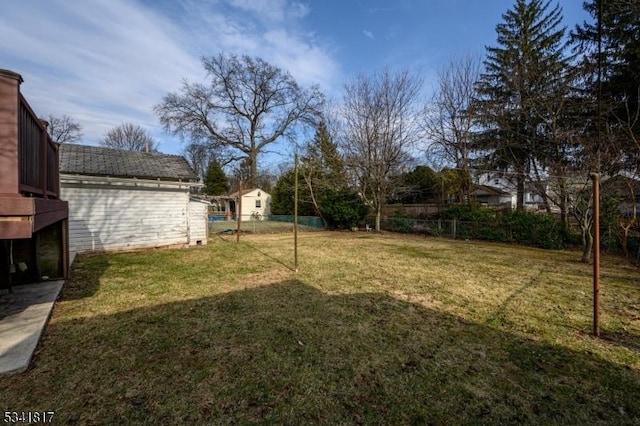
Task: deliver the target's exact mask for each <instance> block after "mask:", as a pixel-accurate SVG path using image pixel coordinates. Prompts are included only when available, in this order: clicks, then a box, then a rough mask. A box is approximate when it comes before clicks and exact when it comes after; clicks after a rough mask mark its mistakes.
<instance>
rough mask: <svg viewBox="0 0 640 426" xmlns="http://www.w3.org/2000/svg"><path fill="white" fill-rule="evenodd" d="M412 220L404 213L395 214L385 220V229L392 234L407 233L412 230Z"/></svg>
mask: <svg viewBox="0 0 640 426" xmlns="http://www.w3.org/2000/svg"><path fill="white" fill-rule="evenodd" d="M413 224H414V220H413V219H411V218H410V217H409V216H407V215H406V214H404V213H399V212H396V213H394V215H393V216H392V217H390V218H388V219H387V229H389V231H392V232H402V233H405V234H406V233H409V232H411V231H412V230H413Z"/></svg>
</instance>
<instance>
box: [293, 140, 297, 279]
mask: <svg viewBox="0 0 640 426" xmlns="http://www.w3.org/2000/svg"><path fill="white" fill-rule="evenodd" d="M293 168H294V175H295V179H294V185H293V188H294V189H293V268H294V270H295V271H296V272H298V152H297V150H296V154H295V157H294V167H293Z"/></svg>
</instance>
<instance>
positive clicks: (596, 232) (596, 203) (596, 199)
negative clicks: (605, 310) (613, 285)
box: [591, 173, 600, 337]
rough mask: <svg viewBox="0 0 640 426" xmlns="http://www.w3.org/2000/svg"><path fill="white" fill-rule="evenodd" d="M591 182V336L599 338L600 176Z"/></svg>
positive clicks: (592, 176) (597, 175) (593, 177)
mask: <svg viewBox="0 0 640 426" xmlns="http://www.w3.org/2000/svg"><path fill="white" fill-rule="evenodd" d="M591 179H592V180H593V335H594V336H596V337H597V336H600V323H599V322H600V174H598V173H592V174H591Z"/></svg>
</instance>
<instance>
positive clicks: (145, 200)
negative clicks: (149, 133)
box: [60, 144, 207, 259]
mask: <svg viewBox="0 0 640 426" xmlns="http://www.w3.org/2000/svg"><path fill="white" fill-rule="evenodd" d="M60 173H61V174H60V184H61V191H62V198H64V199H66V200H68V202H69V251H70V252H71V259H73V256H74V255H75V254H76V253H85V252H93V251H108V250H128V249H138V248H148V247H161V246H186V245H196V244H206V243H207V233H206V223H207V222H206V220H207V216H206V211H207V205H206V203H203V202H202V201H201V200H195V199H191V197H190V195H189V190H190V188H192V187H197V186H201V184H198V183H196V180H197V177H196V176H195V174H194V172H193V170H192V169H191V167H190V166H189V165H188V163H187V161H186V160H185V159H184V158H183V157H181V156H177V155H168V154H160V153H153V152H138V151H122V150H116V149H110V148H101V147H95V146H83V145H75V144H64V145H61V147H60Z"/></svg>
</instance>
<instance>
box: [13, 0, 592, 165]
mask: <svg viewBox="0 0 640 426" xmlns="http://www.w3.org/2000/svg"><path fill="white" fill-rule="evenodd" d="M514 2H515V0H394V1H391V0H384V1H383V0H371V1H366V0H21V1H15V0H3V1H2V12H1V13H0V68H4V69H9V70H11V71H14V72H17V73H19V74H21V75H22V77H23V79H24V83H22V86H21V91H22V93H23V95H24V96H25V97H26V99H27V101H28V102H29V104H30V105H31V107H32V109H33V110H34V111H35V112H36V114H38V115H39V116H40V117H46V116H48V115H49V114H52V115H54V116H62V115H68V116H70V117H72V118H73V119H74V120H76V121H77V122H78V123H80V125H81V126H82V129H83V139H82V143H83V144H86V145H97V144H98V141H99V140H100V139H101V138H102V137H103V136H104V134H105V132H106V131H107V130H109V129H110V128H113V127H115V126H117V125H119V124H121V123H123V122H131V123H134V124H138V125H140V126H142V127H143V128H144V129H146V130H147V131H148V132H149V133H150V134H151V135H152V136H153V137H154V138H155V140H156V141H158V142H159V148H160V151H161V152H166V153H170V154H178V153H180V151H181V149H182V148H183V147H184V143H183V142H181V141H180V140H179V139H178V138H175V137H173V136H171V135H169V134H167V133H165V132H164V131H163V129H162V126H161V125H160V123H159V120H158V118H157V116H156V115H155V113H154V112H153V110H152V108H153V106H154V105H156V104H158V103H159V102H161V100H162V97H163V96H164V95H165V94H167V93H169V92H175V91H177V90H178V89H179V88H180V86H181V84H182V82H183V81H184V80H187V81H190V82H204V81H205V73H204V70H203V68H202V64H201V58H202V57H203V56H212V55H216V54H218V53H221V52H224V53H235V54H240V55H242V54H247V55H250V56H256V57H261V58H262V59H264V60H266V61H267V62H269V63H271V64H273V65H276V66H278V67H280V68H281V69H283V70H286V71H288V72H290V73H291V74H292V76H293V77H294V78H295V79H296V80H297V81H298V82H299V83H300V84H302V85H304V86H308V85H311V84H318V85H319V86H320V88H321V89H322V91H323V92H324V93H325V94H326V95H327V97H329V98H331V99H336V100H338V99H339V98H340V96H341V94H342V90H343V85H344V83H345V82H347V81H349V80H351V79H353V78H355V77H356V76H357V75H358V74H359V73H365V74H367V73H372V72H375V71H379V70H381V69H383V68H385V67H388V68H390V69H409V70H411V71H413V72H416V73H418V74H420V75H421V76H422V77H423V78H424V82H425V86H424V87H425V89H424V90H425V96H428V95H429V93H430V92H431V90H432V87H433V85H434V83H435V77H436V76H437V73H438V71H439V70H441V69H443V68H444V67H445V66H446V65H447V63H448V62H449V61H450V60H451V59H452V58H455V57H460V56H463V55H467V54H471V55H479V56H483V55H484V52H485V47H486V46H496V33H495V26H496V24H498V23H500V22H501V16H502V14H503V13H504V12H506V11H507V10H508V9H509V8H511V6H512V5H513V3H514ZM558 3H559V4H560V6H561V7H562V9H563V15H564V25H565V26H567V27H568V28H569V29H571V28H573V27H574V26H575V25H576V24H577V23H581V22H582V21H584V20H585V19H589V17H588V15H587V14H586V13H585V12H584V11H583V10H582V6H581V5H582V0H559V1H558ZM552 4H554V5H555V2H553V3H552Z"/></svg>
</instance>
